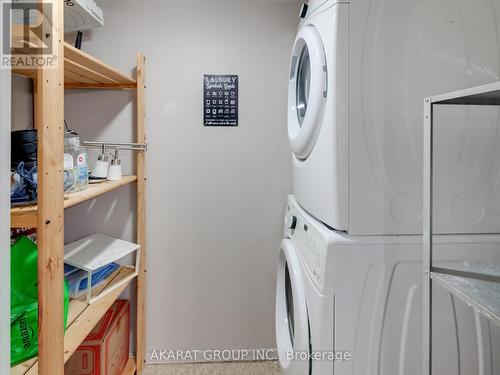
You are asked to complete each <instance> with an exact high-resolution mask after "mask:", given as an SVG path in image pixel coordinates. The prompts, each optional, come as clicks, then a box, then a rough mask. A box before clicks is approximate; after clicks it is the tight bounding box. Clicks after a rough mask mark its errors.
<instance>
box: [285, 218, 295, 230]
mask: <svg viewBox="0 0 500 375" xmlns="http://www.w3.org/2000/svg"><path fill="white" fill-rule="evenodd" d="M285 225H286V227H287V228H288V229H295V228H296V227H297V216H294V215H290V216H288V218H287V220H286V223H285Z"/></svg>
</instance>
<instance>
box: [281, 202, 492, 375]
mask: <svg viewBox="0 0 500 375" xmlns="http://www.w3.org/2000/svg"><path fill="white" fill-rule="evenodd" d="M420 238H421V237H418V236H379V237H372V236H362V237H352V236H347V235H346V234H345V233H342V232H336V231H332V230H330V229H329V228H327V227H326V226H325V225H324V224H322V223H320V222H318V221H317V220H315V219H314V218H312V217H311V216H310V215H309V214H307V213H306V212H305V211H304V210H303V209H301V208H300V206H299V205H298V204H297V202H296V201H295V198H294V197H293V196H290V197H289V199H288V205H287V209H286V212H285V231H284V239H283V241H282V243H281V249H280V252H279V266H278V278H277V294H276V341H277V348H278V354H279V359H280V366H281V371H282V373H283V374H284V375H332V374H334V375H395V374H398V375H421V374H422V370H421V368H422V367H421V363H422V340H421V338H422V321H421V320H422V295H421V280H422V264H421V262H420V257H421V249H422V245H421V243H420V242H419V241H420ZM437 242H438V245H437V246H435V251H436V253H439V254H440V256H441V260H443V261H444V260H446V261H451V260H454V259H460V258H465V254H469V256H470V255H472V256H474V259H475V260H477V259H489V260H491V259H494V258H495V257H496V259H498V258H499V257H500V254H498V247H499V246H500V236H493V235H489V236H488V235H484V236H480V235H475V236H464V235H461V236H442V237H440V238H439V239H438V240H437ZM471 246H474V249H475V250H474V252H471V251H470V247H471ZM467 248H469V249H468V250H469V251H467ZM434 295H435V302H434V311H435V315H434V337H435V341H434V346H435V350H436V351H435V355H434V356H433V358H435V361H434V364H433V365H434V372H433V373H435V374H440V375H457V374H459V373H460V374H498V373H500V358H499V356H498V355H496V354H495V353H498V350H499V349H500V330H499V329H498V328H495V326H494V325H491V326H490V324H489V322H488V321H487V320H486V319H483V318H481V317H480V316H479V315H476V314H475V313H474V312H473V311H472V309H470V308H469V307H467V306H466V305H465V304H464V303H462V302H461V301H459V300H458V299H455V298H454V297H453V296H452V295H451V294H450V293H449V292H447V291H445V290H444V289H441V288H439V287H436V289H435V291H434ZM450 317H451V318H450ZM495 329H496V330H495ZM480 369H481V370H480Z"/></svg>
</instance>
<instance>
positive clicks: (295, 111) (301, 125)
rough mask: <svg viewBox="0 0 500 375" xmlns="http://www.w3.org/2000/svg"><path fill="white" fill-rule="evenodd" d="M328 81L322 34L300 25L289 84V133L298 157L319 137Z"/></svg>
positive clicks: (305, 155) (308, 149)
mask: <svg viewBox="0 0 500 375" xmlns="http://www.w3.org/2000/svg"><path fill="white" fill-rule="evenodd" d="M327 82H328V79H327V66H326V58H325V50H324V48H323V43H322V42H321V37H320V35H319V33H318V31H317V30H316V28H314V27H313V26H306V27H303V28H302V29H301V30H300V31H299V33H298V35H297V38H296V39H295V45H294V47H293V52H292V63H291V67H290V82H289V86H288V87H289V88H288V137H289V139H290V146H291V148H292V151H293V153H294V154H295V156H296V157H297V158H298V159H301V160H304V159H306V158H307V157H308V156H309V154H310V153H311V151H312V150H313V148H314V144H315V143H316V139H317V138H318V134H319V130H320V128H321V119H322V117H323V112H324V109H325V101H326V96H327Z"/></svg>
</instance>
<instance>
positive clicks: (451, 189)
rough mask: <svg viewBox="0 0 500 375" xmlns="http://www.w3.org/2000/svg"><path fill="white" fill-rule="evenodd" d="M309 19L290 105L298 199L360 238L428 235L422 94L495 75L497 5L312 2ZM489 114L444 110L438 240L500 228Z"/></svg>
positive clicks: (493, 120) (451, 0)
mask: <svg viewBox="0 0 500 375" xmlns="http://www.w3.org/2000/svg"><path fill="white" fill-rule="evenodd" d="M304 13H305V18H304V19H303V20H302V21H301V24H300V27H299V30H298V34H297V38H296V41H295V45H294V47H293V52H292V58H291V68H290V81H289V106H288V107H289V108H288V135H289V138H290V145H291V148H292V151H293V170H294V176H293V184H294V194H295V195H296V196H297V200H298V202H299V203H300V205H301V206H302V207H303V208H305V209H306V210H307V211H308V212H309V213H311V214H312V215H313V216H314V217H316V218H318V219H319V220H321V221H322V222H324V223H325V224H327V225H328V226H330V227H331V228H333V229H335V230H342V231H347V232H348V233H350V234H353V235H385V234H418V233H421V231H422V224H421V211H422V210H421V207H422V198H421V196H422V183H421V181H422V160H423V156H422V133H423V126H422V124H423V115H422V114H423V98H424V97H426V96H430V95H435V94H439V93H442V92H447V91H451V90H457V89H462V88H466V87H470V86H476V85H480V84H485V83H490V82H492V81H497V80H498V79H499V71H500V47H499V40H500V25H498V23H499V20H500V0H475V1H455V0H440V1H435V0H419V1H415V0H371V1H352V2H351V1H349V0H311V1H310V3H309V8H308V10H307V12H304ZM482 110H483V112H481V115H480V116H478V115H477V113H479V112H477V113H476V112H475V109H474V108H461V107H454V108H449V107H448V108H441V109H439V113H438V114H437V115H438V117H439V118H438V120H437V121H438V124H439V126H437V130H436V134H435V139H436V142H438V145H437V147H435V150H436V155H435V160H436V164H435V166H436V178H438V180H437V181H436V185H435V186H436V191H435V206H436V213H435V223H436V224H437V227H436V228H435V229H436V233H437V232H439V233H490V232H498V230H499V228H500V153H499V151H498V150H499V149H500V147H499V137H500V135H499V134H500V132H499V130H500V129H499V121H498V118H499V116H498V110H497V109H496V108H490V109H488V110H487V111H485V112H484V108H483V109H482ZM471 126H474V127H475V128H474V130H473V129H472V127H471ZM478 127H479V128H480V129H481V131H477V128H478Z"/></svg>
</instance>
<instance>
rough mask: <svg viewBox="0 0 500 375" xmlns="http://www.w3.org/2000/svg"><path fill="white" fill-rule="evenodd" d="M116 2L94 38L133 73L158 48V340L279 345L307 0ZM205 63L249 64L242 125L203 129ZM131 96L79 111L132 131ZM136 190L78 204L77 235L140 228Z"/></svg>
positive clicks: (80, 98) (154, 291)
mask: <svg viewBox="0 0 500 375" xmlns="http://www.w3.org/2000/svg"><path fill="white" fill-rule="evenodd" d="M103 6H104V11H105V18H106V26H105V27H104V28H102V29H99V30H97V31H94V32H92V33H91V34H90V35H87V36H86V38H85V39H86V40H85V41H84V44H83V47H84V49H85V50H87V51H88V52H90V53H92V54H94V55H96V56H98V57H100V58H102V59H103V60H104V61H106V62H109V63H110V64H112V65H115V66H117V67H119V68H121V69H122V70H125V71H130V69H131V68H132V67H133V66H134V65H135V55H134V53H135V51H142V52H143V53H144V54H145V55H146V57H147V70H146V72H147V84H148V89H147V123H148V142H149V146H150V148H149V151H148V155H147V157H148V166H147V167H148V189H147V193H148V196H147V199H148V213H147V220H148V242H149V246H148V282H147V285H148V291H147V295H148V297H147V302H148V306H147V325H148V334H147V347H148V349H149V350H152V349H209V348H229V349H236V348H273V347H275V342H274V289H275V285H274V283H275V268H276V259H277V252H278V246H279V242H280V239H281V231H282V214H283V212H282V211H283V208H284V205H285V197H286V195H287V194H288V193H289V192H290V189H291V171H290V162H289V158H290V153H289V150H288V146H287V135H286V99H287V76H288V65H289V53H290V50H291V47H292V42H293V38H294V35H295V30H296V25H297V23H298V20H297V12H298V9H299V4H298V3H297V2H295V1H294V2H277V1H267V2H266V1H259V0H182V1H173V0H172V1H171V0H169V1H161V0H150V1H147V2H143V1H135V0H122V1H105V2H103ZM205 73H208V74H211V73H212V74H226V73H227V74H239V76H240V125H239V127H238V128H228V129H225V128H204V127H203V126H202V78H203V74H205ZM130 95H131V94H130V93H127V92H125V93H123V92H121V93H114V92H103V93H98V94H96V93H74V94H70V95H68V96H67V99H66V119H67V120H68V122H69V124H70V127H74V128H76V130H78V131H79V132H80V133H81V135H82V136H83V137H84V138H85V139H113V140H131V139H132V133H131V131H130V122H131V119H132V118H133V116H134V109H133V106H132V103H130V100H131V96H130ZM103 126H106V127H105V130H101V129H103ZM128 160H130V159H128ZM125 163H126V164H129V165H130V164H131V163H130V162H127V161H125ZM133 193H134V192H133V189H129V188H124V189H123V190H122V191H121V192H120V193H119V194H112V195H109V196H107V197H104V198H102V199H99V200H97V201H96V202H91V203H88V204H86V205H84V206H81V207H79V208H76V209H73V210H70V211H69V212H68V213H67V215H66V229H67V236H66V240H67V241H69V240H73V239H76V238H79V237H81V236H83V235H86V234H89V233H92V232H94V231H103V232H105V233H109V234H112V235H118V236H122V237H124V238H127V239H131V238H133V234H134V224H135V219H134V216H133V215H132V214H130V209H131V208H132V207H133V205H132V204H131V201H132V199H133ZM95 212H97V213H98V215H96V216H94V215H93V213H95ZM107 213H108V216H106V214H107ZM82 214H84V215H87V219H86V220H81V217H82V216H81V215H82ZM103 214H104V216H103ZM103 217H104V219H103Z"/></svg>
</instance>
